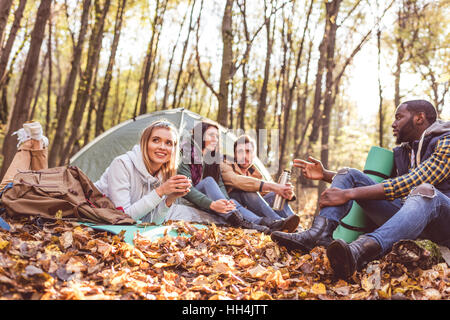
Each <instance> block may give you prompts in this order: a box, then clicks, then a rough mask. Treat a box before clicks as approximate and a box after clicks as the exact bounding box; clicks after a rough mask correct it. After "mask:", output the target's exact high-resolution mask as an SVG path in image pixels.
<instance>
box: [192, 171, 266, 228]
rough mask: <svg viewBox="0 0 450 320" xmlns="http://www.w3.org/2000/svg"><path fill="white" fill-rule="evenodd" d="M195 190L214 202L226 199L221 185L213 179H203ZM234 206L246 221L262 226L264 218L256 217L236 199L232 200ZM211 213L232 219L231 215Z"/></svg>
mask: <svg viewBox="0 0 450 320" xmlns="http://www.w3.org/2000/svg"><path fill="white" fill-rule="evenodd" d="M195 188H196V189H197V190H198V191H200V192H202V193H204V194H206V196H207V197H208V198H210V199H211V200H213V201H216V200H220V199H226V197H225V195H224V194H223V193H222V190H220V188H219V185H218V184H217V182H216V180H214V178H212V177H206V178H204V179H202V180H201V181H200V182H199V183H198V184H197V185H195ZM231 200H232V201H233V202H234V204H235V205H236V210H238V211H239V212H240V213H241V215H242V216H243V217H244V219H245V220H247V221H250V222H253V223H256V224H260V223H261V221H262V219H263V218H262V217H260V216H258V215H256V214H255V213H253V212H252V211H250V210H248V209H247V208H245V207H243V206H242V205H241V204H240V203H239V202H238V201H236V200H235V199H231ZM210 212H213V213H215V214H217V215H218V216H220V217H222V218H224V219H225V220H227V219H228V217H230V215H231V213H218V212H215V211H213V210H210Z"/></svg>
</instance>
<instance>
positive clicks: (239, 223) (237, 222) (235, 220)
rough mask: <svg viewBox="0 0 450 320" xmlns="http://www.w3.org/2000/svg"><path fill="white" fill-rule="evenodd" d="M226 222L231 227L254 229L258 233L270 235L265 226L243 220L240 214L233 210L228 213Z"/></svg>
mask: <svg viewBox="0 0 450 320" xmlns="http://www.w3.org/2000/svg"><path fill="white" fill-rule="evenodd" d="M227 222H228V223H229V224H231V225H232V226H233V227H241V228H245V229H255V230H257V231H259V232H263V233H266V234H269V233H270V229H269V228H268V227H267V226H263V225H259V224H256V223H253V222H250V221H247V220H245V219H244V217H243V216H242V214H241V213H240V212H239V211H238V210H234V211H231V212H230V215H229V217H228V218H227Z"/></svg>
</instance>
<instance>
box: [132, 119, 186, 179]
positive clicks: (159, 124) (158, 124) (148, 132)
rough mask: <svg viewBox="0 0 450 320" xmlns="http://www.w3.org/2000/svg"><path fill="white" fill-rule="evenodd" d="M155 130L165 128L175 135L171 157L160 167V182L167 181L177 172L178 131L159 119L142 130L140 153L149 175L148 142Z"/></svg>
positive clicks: (170, 124) (167, 122)
mask: <svg viewBox="0 0 450 320" xmlns="http://www.w3.org/2000/svg"><path fill="white" fill-rule="evenodd" d="M155 128H165V129H168V130H170V131H171V132H173V133H174V134H175V141H174V150H173V152H172V155H171V156H170V160H169V161H168V162H166V163H164V164H163V165H162V166H161V169H160V172H161V174H162V180H163V181H162V182H164V181H166V180H168V179H169V178H170V177H171V176H173V175H175V173H176V170H177V154H178V139H179V138H178V130H177V129H176V128H175V127H174V126H173V124H172V123H170V122H169V121H167V120H164V119H161V120H157V121H155V122H153V123H152V124H150V125H149V126H148V127H147V128H145V129H144V131H143V132H142V134H141V141H140V146H141V152H142V157H143V158H144V164H145V167H146V168H147V171H148V172H149V173H150V172H151V171H150V168H151V166H150V163H151V160H150V157H149V155H148V148H147V145H148V141H149V140H150V137H151V136H152V132H153V129H155Z"/></svg>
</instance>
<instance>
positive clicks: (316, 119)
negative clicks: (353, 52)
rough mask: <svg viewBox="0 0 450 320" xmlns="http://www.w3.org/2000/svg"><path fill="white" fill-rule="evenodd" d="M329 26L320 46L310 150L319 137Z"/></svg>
mask: <svg viewBox="0 0 450 320" xmlns="http://www.w3.org/2000/svg"><path fill="white" fill-rule="evenodd" d="M326 28H327V27H325V33H324V36H323V39H322V42H321V43H320V46H319V52H320V56H319V60H318V62H317V71H316V81H315V83H316V84H315V91H314V102H313V116H312V118H313V120H312V121H313V122H312V130H311V133H310V135H309V143H308V144H309V147H308V152H309V151H310V150H309V149H311V146H312V145H313V144H314V143H315V142H317V140H318V139H319V128H320V116H321V113H322V112H321V110H320V106H321V102H322V79H323V71H324V68H325V62H326V49H327V46H328V37H327V30H326Z"/></svg>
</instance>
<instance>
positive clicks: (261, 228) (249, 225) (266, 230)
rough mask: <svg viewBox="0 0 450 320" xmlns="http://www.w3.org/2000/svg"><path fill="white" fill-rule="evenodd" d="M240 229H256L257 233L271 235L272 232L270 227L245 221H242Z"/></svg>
mask: <svg viewBox="0 0 450 320" xmlns="http://www.w3.org/2000/svg"><path fill="white" fill-rule="evenodd" d="M240 227H241V228H244V229H255V230H256V231H259V232H262V233H265V234H270V232H271V231H270V229H269V227H267V226H264V225H261V224H256V223H253V222H250V221H247V220H245V219H244V220H243V221H242V223H241V225H240Z"/></svg>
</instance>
